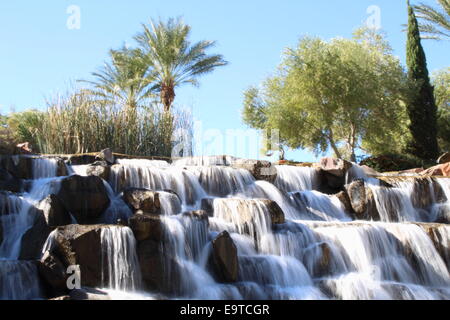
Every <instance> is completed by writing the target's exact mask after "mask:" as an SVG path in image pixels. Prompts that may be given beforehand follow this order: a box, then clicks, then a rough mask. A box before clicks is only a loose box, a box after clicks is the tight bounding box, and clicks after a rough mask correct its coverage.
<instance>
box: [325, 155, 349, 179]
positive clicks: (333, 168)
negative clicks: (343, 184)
mask: <svg viewBox="0 0 450 320" xmlns="http://www.w3.org/2000/svg"><path fill="white" fill-rule="evenodd" d="M351 167H352V164H351V162H348V161H346V160H342V159H335V158H330V157H327V158H322V159H321V160H320V168H321V169H322V170H323V171H325V172H326V173H329V174H331V175H333V176H335V177H345V174H346V173H347V171H348V169H350V168H351Z"/></svg>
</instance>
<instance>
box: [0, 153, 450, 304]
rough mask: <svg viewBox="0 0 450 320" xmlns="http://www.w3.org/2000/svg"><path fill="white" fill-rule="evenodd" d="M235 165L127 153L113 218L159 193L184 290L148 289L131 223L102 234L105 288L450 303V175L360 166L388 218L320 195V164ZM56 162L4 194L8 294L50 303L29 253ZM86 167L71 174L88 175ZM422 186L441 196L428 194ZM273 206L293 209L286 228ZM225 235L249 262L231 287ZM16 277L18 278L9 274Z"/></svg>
mask: <svg viewBox="0 0 450 320" xmlns="http://www.w3.org/2000/svg"><path fill="white" fill-rule="evenodd" d="M234 160H235V159H234V158H232V157H224V156H220V157H196V158H186V159H179V160H175V161H174V162H173V163H172V164H169V162H166V161H160V160H134V159H121V160H118V161H117V163H116V164H115V165H113V166H112V167H111V174H110V178H109V181H107V182H106V181H105V182H104V183H105V186H106V189H107V192H108V197H109V198H110V200H111V202H110V205H109V208H108V209H107V210H106V211H105V212H104V213H103V215H102V216H101V222H102V223H105V224H114V223H117V221H118V220H121V221H122V222H124V221H125V222H126V220H127V219H128V218H129V217H131V216H132V215H133V212H132V210H131V209H130V208H129V207H128V206H127V205H126V204H125V202H124V201H123V200H122V198H121V195H122V192H123V191H124V190H125V189H126V188H128V187H134V188H145V189H149V190H152V191H158V193H159V201H160V203H161V212H160V214H161V215H160V216H159V217H158V219H160V221H161V224H162V226H163V227H162V230H163V236H162V238H161V239H160V240H158V241H161V243H158V246H157V248H158V250H162V257H163V259H164V261H163V264H162V265H163V266H164V276H163V278H164V279H162V280H163V281H162V283H163V284H164V285H167V286H170V288H171V289H173V290H172V292H171V293H160V292H151V293H142V290H144V289H143V288H144V284H143V281H144V276H143V275H142V277H141V273H140V269H141V268H140V264H141V263H142V261H141V260H140V259H139V258H138V254H139V250H137V248H138V247H139V243H140V242H138V241H137V240H136V239H135V237H134V234H133V232H132V231H131V229H130V228H128V227H121V226H106V227H104V228H102V229H101V230H102V231H101V247H102V251H103V256H102V258H103V260H102V261H103V270H104V271H103V272H104V274H102V276H103V286H104V287H106V289H102V290H105V292H107V293H108V294H109V296H110V297H111V298H117V299H140V298H143V299H148V298H149V299H152V298H158V297H164V298H187V299H450V275H449V270H450V269H449V268H450V248H449V246H450V245H449V243H450V241H449V239H450V228H449V227H448V226H446V225H444V224H436V225H434V224H431V223H430V222H435V221H440V220H445V218H446V217H447V220H446V221H448V217H449V216H450V210H449V203H450V179H436V180H432V179H429V180H426V181H425V180H424V181H421V182H420V183H421V184H420V185H417V184H416V183H418V182H417V181H416V180H413V179H412V178H411V180H401V179H400V180H399V181H394V180H395V179H394V180H393V181H390V182H389V183H390V185H391V186H388V185H384V184H381V183H380V182H379V180H378V179H375V178H373V177H368V176H367V175H366V173H365V171H364V170H363V168H361V167H358V166H356V165H354V166H353V167H352V168H351V169H350V170H349V172H348V173H347V175H346V182H347V183H350V182H351V181H352V180H354V179H363V180H364V181H365V183H366V185H367V187H368V188H369V189H370V190H371V192H372V194H373V197H374V201H375V204H376V207H377V210H378V211H379V213H380V217H381V220H382V222H368V221H351V220H352V217H351V215H350V214H348V213H347V212H346V209H345V207H344V205H343V204H342V203H341V200H339V198H338V197H336V196H333V195H326V194H323V193H321V192H319V191H318V188H319V184H320V181H319V175H318V171H317V169H315V168H309V167H293V166H277V167H276V168H277V173H278V174H277V178H276V180H275V182H274V183H273V184H272V183H269V182H267V181H255V178H254V177H253V175H251V173H250V172H249V171H247V170H242V169H234V168H232V167H231V164H232V162H233V161H234ZM56 166H57V163H56V162H55V161H54V160H48V161H47V160H45V161H43V160H42V159H40V160H38V161H35V162H34V163H33V177H35V180H33V182H32V184H31V188H30V189H29V191H28V192H25V193H23V194H10V193H5V194H3V193H2V194H0V200H1V202H0V214H1V221H2V227H3V241H2V243H1V245H0V275H2V277H0V298H2V299H20V298H25V299H34V298H42V292H41V290H40V284H39V281H38V280H39V279H38V276H37V273H36V269H35V265H34V264H33V263H31V262H19V261H17V257H18V254H19V250H20V239H21V237H22V235H23V234H24V233H25V232H26V231H27V229H28V228H30V226H31V225H30V224H31V223H32V214H30V212H33V211H34V210H32V209H33V207H35V206H36V205H37V203H38V202H39V201H40V200H42V199H43V198H44V197H45V196H47V195H48V194H51V193H55V192H57V188H58V187H59V181H60V179H61V178H56V177H55V176H56V168H57V167H56ZM86 168H87V167H86V166H73V167H72V168H68V169H69V172H72V173H77V174H79V175H84V176H85V175H87V171H86ZM409 178H410V177H408V179H409ZM418 190H419V191H420V190H421V191H420V192H424V191H423V190H425V193H424V194H428V195H429V197H427V198H426V199H424V198H423V197H417V192H418ZM439 190H441V191H439ZM202 199H208V201H210V202H211V208H210V209H211V210H210V211H211V212H208V214H209V217H205V216H197V215H196V214H193V213H186V211H191V210H199V209H200V208H201V206H202ZM272 202H275V203H276V204H278V206H279V207H280V208H281V210H282V213H284V218H285V222H284V223H283V221H284V218H283V219H281V218H280V217H277V216H276V214H279V213H274V212H273V210H274V209H273V203H272ZM197 214H198V213H197ZM152 219H153V218H152ZM152 221H153V220H152ZM416 222H422V223H416ZM423 222H425V223H423ZM130 227H131V225H130ZM223 231H227V232H228V233H229V235H230V237H231V239H232V241H233V243H234V245H235V247H236V250H237V256H238V262H239V266H238V276H237V281H235V282H231V283H222V282H221V281H220V280H219V279H218V278H217V276H216V274H215V271H214V268H213V267H212V266H211V263H212V262H211V255H212V253H213V250H214V248H213V240H214V239H216V237H217V236H218V235H219V234H221V233H222V232H223ZM51 237H52V235H51V236H50V237H49V239H50V238H51ZM50 240H51V239H50ZM50 240H48V241H47V244H46V248H44V249H45V250H46V249H48V246H49V244H50V243H51V242H52V241H50ZM152 241H156V240H152ZM139 257H140V256H139ZM11 270H15V271H14V272H13V271H11ZM143 270H144V269H142V274H143V273H144V271H143ZM5 274H8V275H9V274H13V275H14V276H8V279H9V280H7V281H5V279H6V277H4V276H3V275H5ZM25 274H27V275H25ZM25 287H26V288H28V290H22V289H20V290H19V289H17V290H16V289H13V288H25ZM21 290H22V291H21ZM20 292H22V293H20Z"/></svg>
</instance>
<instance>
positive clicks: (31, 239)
mask: <svg viewBox="0 0 450 320" xmlns="http://www.w3.org/2000/svg"><path fill="white" fill-rule="evenodd" d="M28 214H30V215H33V216H34V222H33V226H32V227H31V228H30V229H28V230H27V231H26V232H25V234H24V235H23V236H22V242H21V245H20V256H19V260H35V259H38V258H39V257H40V255H41V252H42V248H43V246H44V243H45V241H46V240H47V237H48V235H49V234H50V231H51V230H50V228H49V226H48V225H47V222H46V221H45V217H44V215H43V214H42V213H41V212H39V211H38V210H35V209H32V210H30V212H29V213H28Z"/></svg>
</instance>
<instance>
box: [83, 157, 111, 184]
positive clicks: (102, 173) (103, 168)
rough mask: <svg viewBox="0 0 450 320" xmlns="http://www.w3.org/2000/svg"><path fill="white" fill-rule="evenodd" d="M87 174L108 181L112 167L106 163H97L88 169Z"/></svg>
mask: <svg viewBox="0 0 450 320" xmlns="http://www.w3.org/2000/svg"><path fill="white" fill-rule="evenodd" d="M86 174H87V175H88V176H97V177H100V178H102V179H103V180H105V181H108V180H109V176H110V174H111V167H110V166H109V165H108V163H107V162H106V161H96V162H94V163H93V164H90V165H89V166H88V167H87V168H86Z"/></svg>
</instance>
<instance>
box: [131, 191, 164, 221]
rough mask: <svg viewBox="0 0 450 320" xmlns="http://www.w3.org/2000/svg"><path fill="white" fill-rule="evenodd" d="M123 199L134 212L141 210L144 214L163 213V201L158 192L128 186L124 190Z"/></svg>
mask: <svg viewBox="0 0 450 320" xmlns="http://www.w3.org/2000/svg"><path fill="white" fill-rule="evenodd" d="M123 200H124V201H125V203H126V204H128V206H129V207H130V208H131V210H133V211H134V212H136V211H138V210H140V211H142V212H143V213H144V214H150V215H159V214H161V201H160V196H159V193H158V192H155V191H150V190H147V189H137V188H128V189H126V190H125V191H124V192H123Z"/></svg>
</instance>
